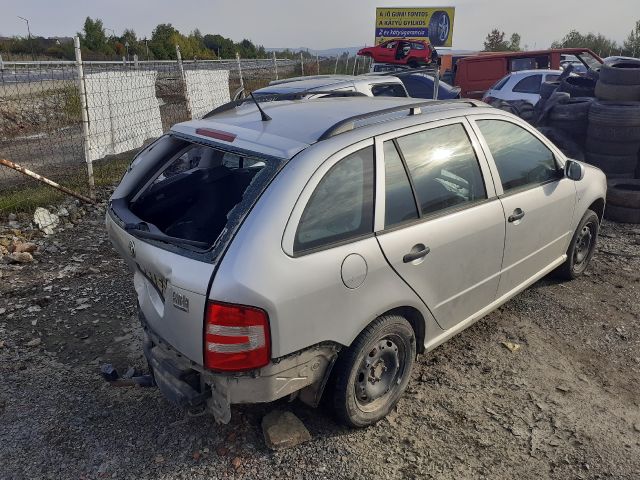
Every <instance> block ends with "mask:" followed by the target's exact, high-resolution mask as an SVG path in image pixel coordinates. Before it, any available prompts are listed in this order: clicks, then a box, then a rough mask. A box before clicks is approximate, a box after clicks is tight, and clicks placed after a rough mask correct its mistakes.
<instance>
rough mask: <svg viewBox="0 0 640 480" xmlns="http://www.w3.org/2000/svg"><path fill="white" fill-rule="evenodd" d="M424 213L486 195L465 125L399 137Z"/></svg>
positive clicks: (462, 204)
mask: <svg viewBox="0 0 640 480" xmlns="http://www.w3.org/2000/svg"><path fill="white" fill-rule="evenodd" d="M397 141H398V145H399V147H400V151H401V152H402V154H403V155H404V158H405V161H406V164H407V168H408V169H409V173H410V175H411V178H412V179H413V184H414V187H415V190H416V196H417V197H418V203H419V204H420V210H421V213H422V215H428V214H432V213H436V212H439V211H441V210H445V209H447V208H451V207H461V206H464V205H465V204H466V205H469V204H472V203H473V202H476V201H479V200H482V199H485V198H487V194H486V190H485V187H484V181H483V180H482V173H481V172H480V166H479V164H478V159H477V157H476V155H475V152H474V150H473V146H472V144H471V141H470V140H469V137H468V136H467V133H466V131H465V129H464V127H463V126H462V124H460V123H457V124H453V125H447V126H444V127H437V128H432V129H430V130H426V131H424V132H418V133H414V134H412V135H407V136H404V137H400V138H398V140H397Z"/></svg>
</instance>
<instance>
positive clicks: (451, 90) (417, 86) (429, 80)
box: [395, 72, 460, 100]
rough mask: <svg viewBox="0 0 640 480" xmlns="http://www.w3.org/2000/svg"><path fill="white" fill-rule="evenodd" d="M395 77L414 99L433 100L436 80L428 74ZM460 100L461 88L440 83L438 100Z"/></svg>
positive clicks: (401, 74)
mask: <svg viewBox="0 0 640 480" xmlns="http://www.w3.org/2000/svg"><path fill="white" fill-rule="evenodd" d="M395 75H396V76H397V77H398V78H399V79H400V81H402V83H403V84H404V87H405V88H406V89H407V92H408V93H409V96H410V97H413V98H431V99H432V98H433V89H434V84H435V78H434V77H433V76H432V75H429V74H428V73H420V72H416V73H402V72H396V73H395ZM452 98H460V87H452V86H451V85H449V84H448V83H447V82H444V81H442V80H440V81H439V82H438V100H449V99H452Z"/></svg>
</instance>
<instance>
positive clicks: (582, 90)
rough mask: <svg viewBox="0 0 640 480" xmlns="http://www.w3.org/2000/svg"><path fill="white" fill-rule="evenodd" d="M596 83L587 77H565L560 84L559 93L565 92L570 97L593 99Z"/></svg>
mask: <svg viewBox="0 0 640 480" xmlns="http://www.w3.org/2000/svg"><path fill="white" fill-rule="evenodd" d="M595 88H596V81H595V80H594V79H593V78H587V77H567V78H565V79H564V80H562V81H561V82H560V87H559V88H558V91H559V92H567V93H568V94H569V95H571V96H572V97H593V96H594V95H595Z"/></svg>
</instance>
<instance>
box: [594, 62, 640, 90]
mask: <svg viewBox="0 0 640 480" xmlns="http://www.w3.org/2000/svg"><path fill="white" fill-rule="evenodd" d="M600 80H602V81H603V82H604V83H607V84H609V85H640V63H634V62H624V61H621V62H615V63H612V64H610V65H602V67H601V68H600Z"/></svg>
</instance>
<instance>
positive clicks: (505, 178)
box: [477, 120, 561, 193]
mask: <svg viewBox="0 0 640 480" xmlns="http://www.w3.org/2000/svg"><path fill="white" fill-rule="evenodd" d="M477 124H478V127H479V128H480V131H481V132H482V135H483V136H484V138H485V140H486V142H487V145H488V146H489V150H490V151H491V155H492V156H493V160H494V161H495V164H496V167H497V168H498V173H499V174H500V180H501V181H502V188H503V190H504V192H505V193H507V192H509V191H511V190H514V189H517V188H522V187H525V186H528V185H531V186H533V185H539V184H541V183H545V182H547V181H550V180H555V179H558V178H560V176H561V175H560V173H559V170H558V167H557V165H556V161H555V157H554V156H553V152H551V150H549V148H547V146H546V145H545V144H544V143H542V142H541V141H540V140H539V139H538V138H537V137H536V136H534V135H533V134H532V133H530V132H528V131H527V130H525V129H524V128H522V127H520V126H518V125H516V124H514V123H511V122H507V121H505V120H479V121H477Z"/></svg>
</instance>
